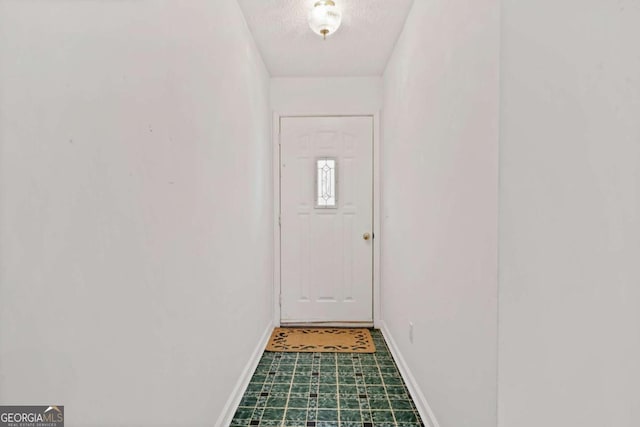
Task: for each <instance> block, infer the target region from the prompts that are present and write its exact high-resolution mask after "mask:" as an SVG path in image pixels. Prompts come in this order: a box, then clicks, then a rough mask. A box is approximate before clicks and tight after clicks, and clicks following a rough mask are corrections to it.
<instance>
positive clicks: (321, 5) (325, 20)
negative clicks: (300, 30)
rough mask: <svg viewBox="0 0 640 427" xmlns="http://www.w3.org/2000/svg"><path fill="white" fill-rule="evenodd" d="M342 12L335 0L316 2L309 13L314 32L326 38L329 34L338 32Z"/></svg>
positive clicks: (310, 24)
mask: <svg viewBox="0 0 640 427" xmlns="http://www.w3.org/2000/svg"><path fill="white" fill-rule="evenodd" d="M341 20H342V14H341V13H340V10H339V9H338V7H337V6H336V4H335V3H334V2H333V0H320V1H318V2H316V4H315V5H314V6H313V9H311V12H310V13H309V26H310V27H311V29H312V30H313V32H314V33H316V34H318V35H320V36H322V37H323V38H324V39H325V40H326V39H327V36H328V35H331V34H333V33H335V32H336V30H337V29H338V27H340V22H341Z"/></svg>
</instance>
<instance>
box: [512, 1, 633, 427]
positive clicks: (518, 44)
mask: <svg viewBox="0 0 640 427" xmlns="http://www.w3.org/2000/svg"><path fill="white" fill-rule="evenodd" d="M502 16H503V18H502V40H503V43H502V46H503V47H502V60H501V74H502V96H501V105H502V106H501V135H502V139H501V146H500V152H501V160H500V177H501V178H500V181H501V184H500V240H499V241H500V351H499V359H500V368H499V390H500V397H499V425H500V426H503V427H512V426H518V427H533V426H536V427H537V426H541V425H544V426H549V427H556V426H557V427H565V426H581V427H596V426H598V427H600V426H615V427H632V426H634V427H636V426H638V425H640V368H639V366H640V365H639V364H638V361H639V360H640V312H639V311H638V302H639V301H640V221H639V218H640V45H639V40H640V25H639V23H640V4H639V3H638V2H637V1H630V0H621V1H617V2H607V1H597V0H586V1H584V0H582V1H577V0H570V1H563V2H558V1H550V0H541V1H535V2H523V1H515V0H507V1H504V2H503V11H502Z"/></svg>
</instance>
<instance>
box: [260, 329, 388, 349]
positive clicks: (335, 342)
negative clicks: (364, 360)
mask: <svg viewBox="0 0 640 427" xmlns="http://www.w3.org/2000/svg"><path fill="white" fill-rule="evenodd" d="M266 350H267V351H276V352H298V353H375V351H376V346H375V344H374V343H373V338H371V333H369V330H367V329H362V328H360V329H350V328H275V329H274V330H273V333H272V334H271V339H269V344H267V349H266Z"/></svg>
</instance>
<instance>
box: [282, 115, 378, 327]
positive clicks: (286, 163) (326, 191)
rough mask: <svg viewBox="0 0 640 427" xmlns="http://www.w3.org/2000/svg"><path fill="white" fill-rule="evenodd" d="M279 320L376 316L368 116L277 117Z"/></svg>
mask: <svg viewBox="0 0 640 427" xmlns="http://www.w3.org/2000/svg"><path fill="white" fill-rule="evenodd" d="M280 215H281V220H280V222H281V227H280V242H281V243H280V245H281V283H280V286H281V289H280V292H281V319H280V320H281V322H282V323H285V324H286V323H309V322H326V323H341V322H369V323H371V322H372V321H373V118H372V117H283V118H281V120H280Z"/></svg>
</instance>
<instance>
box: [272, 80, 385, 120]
mask: <svg viewBox="0 0 640 427" xmlns="http://www.w3.org/2000/svg"><path fill="white" fill-rule="evenodd" d="M271 107H272V108H273V110H274V111H275V112H277V113H281V114H285V115H286V114H300V115H302V114H354V115H355V114H373V113H377V112H378V111H380V109H381V108H382V78H381V77H327V78H323V77H278V78H272V79H271Z"/></svg>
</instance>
